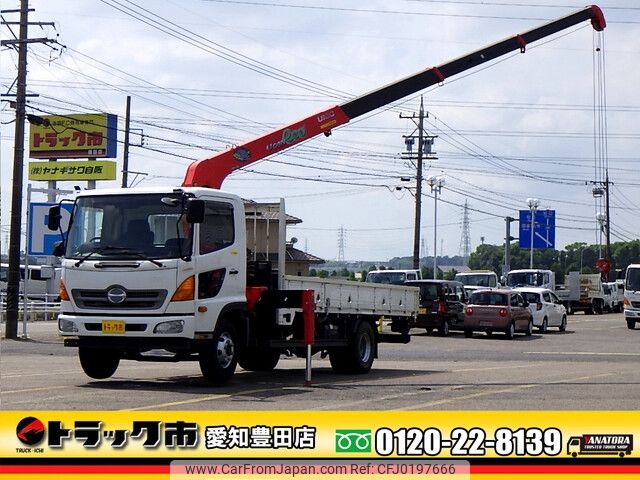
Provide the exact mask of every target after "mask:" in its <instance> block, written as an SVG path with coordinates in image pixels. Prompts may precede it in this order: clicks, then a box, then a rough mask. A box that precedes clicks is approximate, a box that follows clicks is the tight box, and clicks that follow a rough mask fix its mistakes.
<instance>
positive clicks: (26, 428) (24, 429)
mask: <svg viewBox="0 0 640 480" xmlns="http://www.w3.org/2000/svg"><path fill="white" fill-rule="evenodd" d="M16 435H17V436H18V439H19V440H20V441H21V442H22V443H24V444H25V445H37V444H38V443H40V441H41V440H42V438H43V437H44V424H43V423H42V422H41V421H40V420H38V419H37V418H35V417H25V418H23V419H22V420H20V422H19V423H18V426H17V428H16Z"/></svg>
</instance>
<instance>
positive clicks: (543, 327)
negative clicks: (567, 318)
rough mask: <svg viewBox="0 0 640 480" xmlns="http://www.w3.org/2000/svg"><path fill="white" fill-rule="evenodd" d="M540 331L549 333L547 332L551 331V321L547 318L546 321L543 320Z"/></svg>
mask: <svg viewBox="0 0 640 480" xmlns="http://www.w3.org/2000/svg"><path fill="white" fill-rule="evenodd" d="M538 330H540V333H547V331H548V330H549V320H548V319H547V317H544V319H542V325H541V326H540V327H539V328H538Z"/></svg>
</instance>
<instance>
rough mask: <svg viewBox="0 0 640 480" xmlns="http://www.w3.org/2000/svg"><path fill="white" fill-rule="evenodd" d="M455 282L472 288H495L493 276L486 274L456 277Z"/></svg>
mask: <svg viewBox="0 0 640 480" xmlns="http://www.w3.org/2000/svg"><path fill="white" fill-rule="evenodd" d="M455 280H456V281H458V282H462V283H463V284H464V285H470V286H473V287H495V286H496V283H497V282H496V279H495V277H494V276H493V275H487V274H473V275H466V274H465V275H456V276H455Z"/></svg>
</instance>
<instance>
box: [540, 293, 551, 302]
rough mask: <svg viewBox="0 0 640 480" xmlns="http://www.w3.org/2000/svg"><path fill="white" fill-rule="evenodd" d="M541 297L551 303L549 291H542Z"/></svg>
mask: <svg viewBox="0 0 640 480" xmlns="http://www.w3.org/2000/svg"><path fill="white" fill-rule="evenodd" d="M542 298H544V301H545V302H547V303H552V300H551V295H549V292H543V293H542Z"/></svg>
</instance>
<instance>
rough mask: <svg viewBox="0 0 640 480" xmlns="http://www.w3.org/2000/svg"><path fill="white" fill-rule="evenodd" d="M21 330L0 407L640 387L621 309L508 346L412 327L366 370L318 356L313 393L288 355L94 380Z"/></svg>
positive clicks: (416, 398) (39, 330) (639, 335)
mask: <svg viewBox="0 0 640 480" xmlns="http://www.w3.org/2000/svg"><path fill="white" fill-rule="evenodd" d="M2 327H3V328H2V331H3V335H4V325H3V326H2ZM18 331H19V332H20V333H21V332H22V325H20V326H19V330H18ZM27 332H28V337H29V338H28V339H26V340H19V341H16V340H6V339H4V338H3V339H2V340H1V341H0V359H1V361H0V380H1V382H0V384H1V387H0V408H1V409H2V410H134V411H136V410H140V411H142V410H634V409H636V408H637V394H638V392H639V391H640V389H639V387H640V369H638V366H637V365H638V360H639V359H640V348H639V347H638V345H639V342H638V340H639V339H640V329H639V330H629V329H627V326H626V324H625V322H624V318H623V316H622V314H619V313H618V314H605V315H583V314H576V315H573V316H570V317H569V322H568V328H567V331H566V332H559V331H558V330H557V329H550V332H549V333H547V334H544V335H543V334H540V333H538V332H534V334H533V335H532V336H531V337H525V336H523V335H520V334H517V335H516V337H515V339H514V340H506V339H504V338H502V335H498V334H495V335H493V336H491V337H488V336H486V335H484V334H480V333H476V334H475V335H474V336H473V338H465V337H464V335H463V334H462V332H452V334H451V335H450V336H448V337H438V336H431V335H427V334H426V333H423V332H421V331H419V330H414V331H412V334H413V335H412V341H411V342H410V343H409V344H407V345H397V344H383V345H381V347H380V355H379V358H378V359H377V360H376V362H375V363H374V366H373V369H372V370H371V372H369V373H368V374H365V375H355V376H346V375H337V374H334V373H333V372H332V371H331V368H330V366H329V362H328V360H322V359H320V358H319V357H317V356H316V357H314V360H313V365H312V366H313V371H312V385H311V386H305V384H304V376H305V373H304V367H305V364H304V360H302V359H298V358H287V357H282V358H281V360H280V362H279V364H278V366H277V368H276V370H274V371H272V372H267V373H264V372H260V373H258V372H246V371H243V370H242V369H240V368H238V370H237V372H236V375H235V376H234V377H233V378H232V380H231V381H230V382H229V383H228V384H226V385H224V386H221V387H212V386H210V385H208V384H207V383H206V382H205V381H204V380H203V379H202V378H201V375H200V370H199V368H198V365H197V363H194V362H183V363H161V364H158V363H140V362H133V361H123V362H121V364H120V368H119V369H118V371H117V372H116V374H115V375H114V376H113V377H112V378H110V379H107V380H93V379H91V378H88V377H87V376H85V375H84V373H83V372H82V370H81V368H80V364H79V362H78V359H77V356H76V350H75V349H73V348H65V347H63V346H62V340H61V339H60V337H58V335H57V331H56V325H55V322H32V323H29V324H28V325H27Z"/></svg>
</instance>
